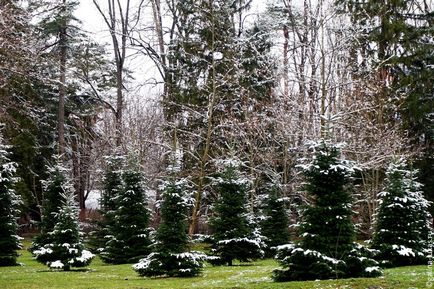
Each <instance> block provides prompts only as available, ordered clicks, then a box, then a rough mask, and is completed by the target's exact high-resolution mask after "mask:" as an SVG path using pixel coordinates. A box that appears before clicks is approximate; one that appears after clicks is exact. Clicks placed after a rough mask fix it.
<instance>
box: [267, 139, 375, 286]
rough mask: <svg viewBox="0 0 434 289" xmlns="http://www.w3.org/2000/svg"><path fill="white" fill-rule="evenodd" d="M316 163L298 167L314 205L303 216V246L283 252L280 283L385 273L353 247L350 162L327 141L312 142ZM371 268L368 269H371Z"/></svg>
mask: <svg viewBox="0 0 434 289" xmlns="http://www.w3.org/2000/svg"><path fill="white" fill-rule="evenodd" d="M311 148H312V149H313V150H314V156H313V159H312V160H311V161H310V162H308V163H307V164H303V165H300V167H301V168H302V169H303V173H304V175H305V178H306V185H305V189H306V191H307V193H308V197H309V200H310V204H309V205H307V206H306V207H305V208H304V209H303V211H302V221H301V222H300V224H299V234H300V241H299V242H298V244H296V245H286V246H283V247H282V246H281V247H279V252H278V253H277V259H278V261H279V263H280V264H281V265H282V266H283V269H279V270H275V271H274V276H273V277H274V279H275V280H276V281H290V280H314V279H329V278H345V277H368V276H377V275H378V274H381V272H380V271H379V270H376V268H374V267H375V266H376V265H377V264H376V262H375V261H374V260H372V259H371V258H369V256H364V255H363V254H364V253H365V252H364V251H363V250H362V249H361V248H360V247H358V246H356V245H355V244H354V238H355V229H354V225H353V223H352V220H351V216H352V210H351V207H352V204H351V202H352V199H351V194H350V192H349V187H350V186H349V184H350V180H351V175H352V173H353V171H354V168H353V166H352V165H351V163H349V162H347V161H345V160H341V159H340V153H339V149H338V147H337V146H336V145H333V144H330V143H329V142H327V141H321V142H319V143H314V144H313V146H312V147H311ZM367 268H369V269H367Z"/></svg>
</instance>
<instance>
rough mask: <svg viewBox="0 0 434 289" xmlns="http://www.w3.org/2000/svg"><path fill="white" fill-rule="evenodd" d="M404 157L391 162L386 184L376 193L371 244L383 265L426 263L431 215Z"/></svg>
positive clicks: (414, 174)
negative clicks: (376, 204) (377, 202)
mask: <svg viewBox="0 0 434 289" xmlns="http://www.w3.org/2000/svg"><path fill="white" fill-rule="evenodd" d="M406 167H407V165H406V163H405V161H404V160H397V161H395V162H393V163H391V164H390V166H389V168H388V170H387V172H386V186H385V189H384V191H383V192H381V193H379V195H378V197H379V206H378V209H377V212H376V215H375V231H374V237H373V239H372V242H371V247H372V248H374V249H377V250H378V251H379V253H378V254H377V256H376V258H377V259H378V260H379V261H380V262H381V265H382V266H385V267H390V266H406V265H416V264H427V256H428V254H429V246H430V245H431V244H430V243H429V234H430V230H431V228H430V220H431V215H430V214H429V212H428V206H429V202H428V201H427V200H426V199H425V198H424V197H423V192H422V190H421V187H422V186H421V184H420V183H419V182H418V181H417V177H416V176H417V172H416V171H415V170H412V169H406Z"/></svg>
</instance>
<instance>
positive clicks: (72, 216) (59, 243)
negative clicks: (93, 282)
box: [34, 190, 94, 271]
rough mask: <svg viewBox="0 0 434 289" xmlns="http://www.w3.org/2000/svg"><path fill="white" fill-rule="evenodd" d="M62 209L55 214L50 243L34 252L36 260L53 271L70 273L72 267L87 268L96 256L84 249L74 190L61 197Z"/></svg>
mask: <svg viewBox="0 0 434 289" xmlns="http://www.w3.org/2000/svg"><path fill="white" fill-rule="evenodd" d="M59 198H60V199H61V200H62V203H63V205H62V207H61V208H60V210H59V212H57V213H56V214H54V218H55V220H56V223H55V225H54V228H53V230H52V231H51V232H48V234H49V236H50V241H51V242H50V243H49V244H45V245H44V246H43V247H41V248H39V249H37V250H35V251H34V254H35V256H36V260H38V261H39V262H41V263H44V264H46V265H47V266H48V267H50V268H52V269H60V270H65V271H68V270H70V268H71V267H85V266H87V265H89V264H90V262H91V261H92V259H93V257H94V255H93V254H92V253H91V252H89V251H87V250H85V249H84V245H83V243H82V242H81V238H80V232H79V227H78V209H77V206H76V204H75V200H74V194H73V193H72V190H67V192H66V193H65V194H62V195H61V196H60V197H59Z"/></svg>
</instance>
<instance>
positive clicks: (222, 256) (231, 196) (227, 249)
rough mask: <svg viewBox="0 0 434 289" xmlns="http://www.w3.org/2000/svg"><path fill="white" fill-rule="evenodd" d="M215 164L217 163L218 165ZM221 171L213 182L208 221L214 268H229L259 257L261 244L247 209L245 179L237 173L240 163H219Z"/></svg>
mask: <svg viewBox="0 0 434 289" xmlns="http://www.w3.org/2000/svg"><path fill="white" fill-rule="evenodd" d="M218 165H219V164H218ZM220 166H221V172H220V174H219V175H218V176H217V177H216V178H214V179H213V184H214V186H215V190H216V191H217V192H218V194H219V197H218V199H217V202H216V204H215V206H214V213H215V215H214V216H213V217H212V218H211V220H210V226H211V228H212V230H213V245H212V247H213V249H212V253H213V255H214V256H215V257H217V258H213V260H212V261H211V263H212V264H214V265H222V264H227V265H229V266H230V265H232V261H233V260H239V261H241V262H248V261H251V260H254V259H258V258H261V257H262V256H263V254H264V252H263V248H264V247H265V244H264V242H263V240H262V237H261V236H260V234H259V232H257V231H255V229H254V226H255V224H252V222H253V221H252V220H253V218H251V217H250V215H249V213H248V208H247V203H248V202H247V188H248V185H249V183H250V182H249V180H248V179H246V178H245V177H244V176H243V175H242V173H241V172H240V170H239V166H240V162H239V161H238V160H236V159H230V160H225V161H221V162H220Z"/></svg>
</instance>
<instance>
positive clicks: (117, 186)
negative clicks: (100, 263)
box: [89, 155, 124, 254]
mask: <svg viewBox="0 0 434 289" xmlns="http://www.w3.org/2000/svg"><path fill="white" fill-rule="evenodd" d="M123 167H124V156H120V155H117V156H109V157H107V158H106V170H105V173H104V178H103V191H102V193H101V199H100V209H99V212H100V214H101V220H97V221H96V222H95V230H94V231H93V232H92V233H91V235H90V238H89V245H90V247H91V248H92V250H93V251H95V252H98V253H101V254H103V252H104V250H105V247H106V242H107V238H106V236H110V234H111V233H110V232H109V229H108V228H109V227H110V226H113V224H114V216H115V211H116V209H117V203H116V197H117V196H118V195H119V194H120V192H121V190H122V169H123Z"/></svg>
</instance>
